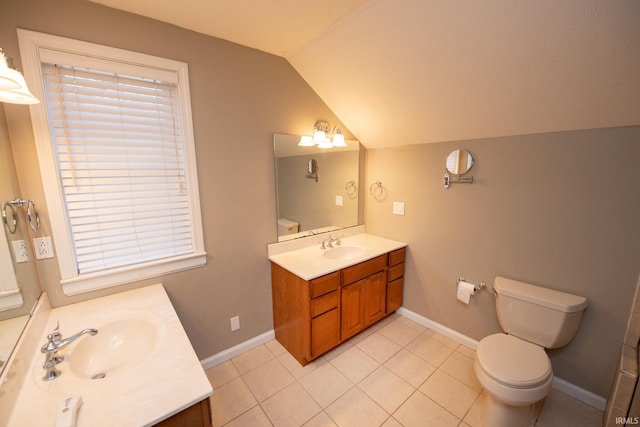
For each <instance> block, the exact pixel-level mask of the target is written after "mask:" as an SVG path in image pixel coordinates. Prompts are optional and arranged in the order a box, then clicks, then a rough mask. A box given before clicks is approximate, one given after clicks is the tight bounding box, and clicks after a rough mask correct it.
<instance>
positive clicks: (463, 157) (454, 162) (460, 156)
mask: <svg viewBox="0 0 640 427" xmlns="http://www.w3.org/2000/svg"><path fill="white" fill-rule="evenodd" d="M445 166H446V168H447V171H449V173H451V174H455V175H463V174H465V173H467V172H469V169H471V166H473V156H472V155H471V153H470V152H468V151H467V150H455V151H452V152H451V153H450V154H449V155H448V156H447V162H446V164H445Z"/></svg>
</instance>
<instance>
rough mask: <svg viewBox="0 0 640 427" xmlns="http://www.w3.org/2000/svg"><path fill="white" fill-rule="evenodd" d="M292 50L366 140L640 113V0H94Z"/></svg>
mask: <svg viewBox="0 0 640 427" xmlns="http://www.w3.org/2000/svg"><path fill="white" fill-rule="evenodd" d="M91 1H94V2H96V3H100V4H103V5H106V6H109V7H113V8H116V9H121V10H125V11H129V12H132V13H136V14H139V15H144V16H147V17H150V18H154V19H157V20H160V21H164V22H168V23H171V24H174V25H177V26H180V27H184V28H188V29H190V30H193V31H197V32H200V33H203V34H208V35H211V36H214V37H218V38H222V39H226V40H229V41H232V42H236V43H239V44H242V45H245V46H249V47H253V48H256V49H259V50H263V51H266V52H270V53H273V54H275V55H279V56H283V57H284V58H286V59H287V60H288V61H289V62H290V63H291V64H292V65H293V67H295V69H296V70H297V71H298V72H299V73H300V75H301V76H302V77H303V78H304V79H305V80H306V81H307V82H308V83H309V85H310V86H311V87H312V88H313V89H314V90H315V91H316V92H317V93H318V95H319V96H320V97H321V98H322V99H323V100H324V101H325V102H326V103H327V105H328V106H329V107H330V108H331V109H332V110H333V111H334V112H335V114H336V115H337V116H338V117H339V118H340V120H341V121H342V122H343V123H344V124H345V125H346V126H347V127H348V128H349V129H350V130H351V132H352V133H353V134H354V135H355V136H356V137H357V138H358V139H360V140H361V141H362V143H363V145H364V146H365V147H384V146H394V145H405V144H419V143H428V142H438V141H452V140H464V139H473V138H483V137H495V136H507V135H519V134H530V133H540V132H552V131H563V130H573V129H591V128H601V127H613V126H626V125H639V124H640V30H639V28H640V1H638V0H539V1H525V0H478V1H467V0H270V1H267V0H180V1H175V0H91Z"/></svg>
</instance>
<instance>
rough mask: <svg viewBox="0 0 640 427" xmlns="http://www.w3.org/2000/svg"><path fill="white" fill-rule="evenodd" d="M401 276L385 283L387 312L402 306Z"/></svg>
mask: <svg viewBox="0 0 640 427" xmlns="http://www.w3.org/2000/svg"><path fill="white" fill-rule="evenodd" d="M402 285H403V279H402V277H401V278H399V279H396V280H394V281H393V282H391V283H389V284H388V285H387V314H388V313H391V312H392V311H396V310H397V309H399V308H400V307H402Z"/></svg>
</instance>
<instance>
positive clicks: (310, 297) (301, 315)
mask: <svg viewBox="0 0 640 427" xmlns="http://www.w3.org/2000/svg"><path fill="white" fill-rule="evenodd" d="M404 257H405V249H404V248H402V249H398V250H396V251H393V252H390V253H388V254H384V255H380V256H378V257H376V258H373V259H370V260H368V261H364V262H361V263H359V264H356V265H353V266H350V267H346V268H344V269H342V270H339V271H336V272H333V273H330V274H327V275H325V276H322V277H318V278H316V279H312V280H309V281H307V280H304V279H302V278H300V277H298V276H296V275H295V274H293V273H291V272H289V271H288V270H286V269H284V268H283V267H281V266H279V265H278V264H275V263H273V262H272V263H271V286H272V291H273V296H272V298H273V324H274V330H275V336H276V339H277V340H278V341H279V342H280V344H282V346H283V347H284V348H286V349H287V351H288V352H289V353H290V354H291V355H292V356H293V357H294V358H295V359H296V360H297V361H298V362H300V364H302V365H306V364H307V363H309V362H310V361H312V360H313V359H315V358H317V357H319V356H321V355H322V354H324V353H326V352H327V351H329V350H331V349H332V348H334V347H336V346H337V345H338V344H340V343H342V342H344V341H346V340H347V339H349V338H350V337H352V336H354V335H356V334H357V333H359V332H360V331H362V330H364V329H365V328H367V327H368V326H370V325H372V324H374V323H375V322H377V321H379V320H381V319H382V318H384V317H385V316H387V315H388V314H390V313H392V312H394V311H395V310H397V309H398V308H399V307H400V306H402V287H403V276H404Z"/></svg>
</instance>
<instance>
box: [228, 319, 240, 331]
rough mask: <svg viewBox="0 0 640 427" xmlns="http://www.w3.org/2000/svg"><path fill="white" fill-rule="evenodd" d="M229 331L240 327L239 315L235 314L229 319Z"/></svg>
mask: <svg viewBox="0 0 640 427" xmlns="http://www.w3.org/2000/svg"><path fill="white" fill-rule="evenodd" d="M230 323H231V331H232V332H233V331H237V330H238V329H240V316H235V317H232V318H231V319H230Z"/></svg>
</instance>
